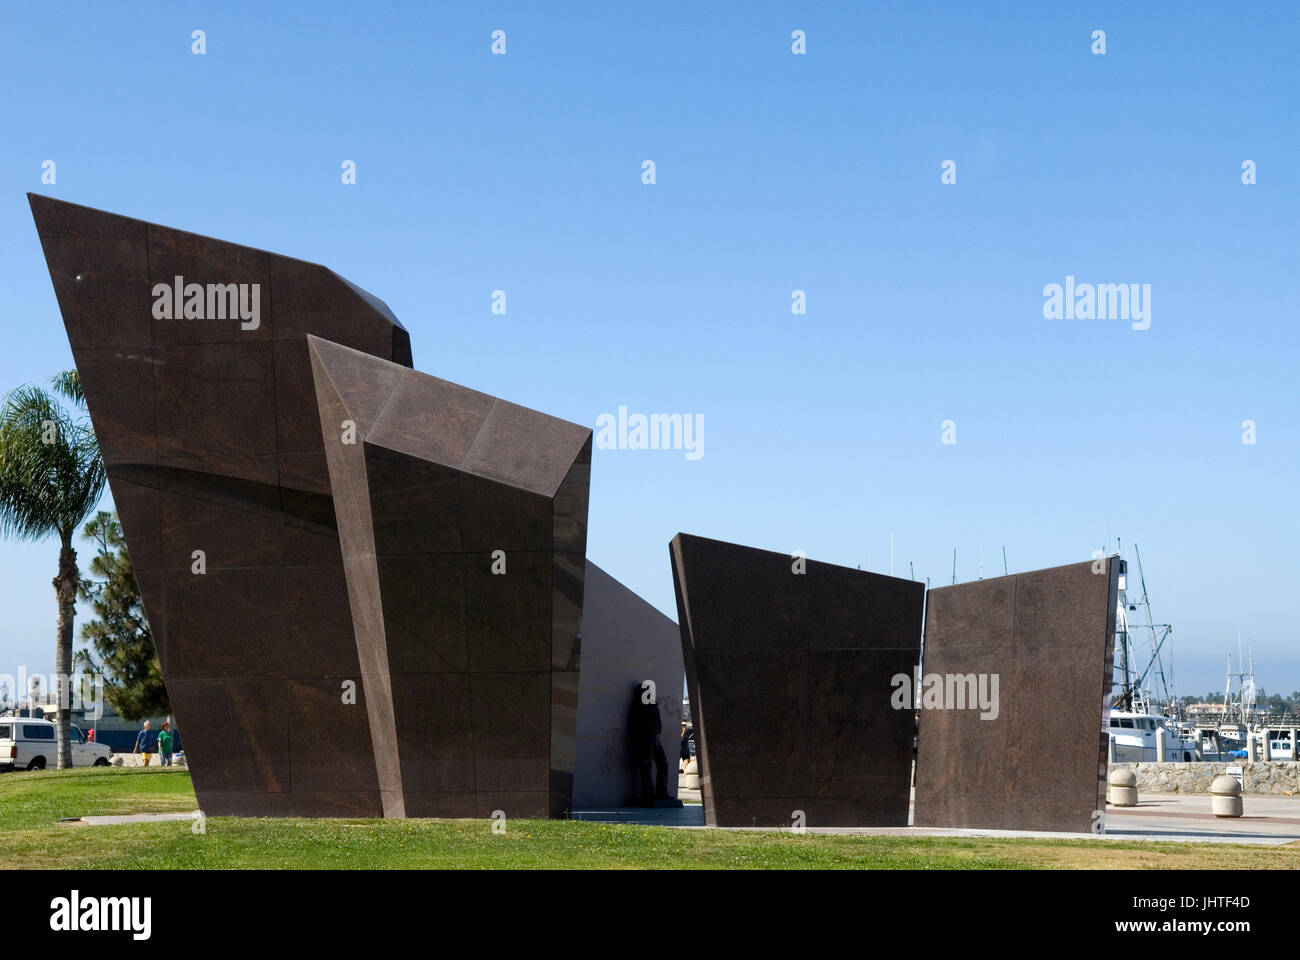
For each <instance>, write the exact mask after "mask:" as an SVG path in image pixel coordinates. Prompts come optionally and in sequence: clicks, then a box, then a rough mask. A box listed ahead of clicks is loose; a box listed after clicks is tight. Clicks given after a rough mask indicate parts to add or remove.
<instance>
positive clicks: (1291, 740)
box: [1286, 727, 1295, 760]
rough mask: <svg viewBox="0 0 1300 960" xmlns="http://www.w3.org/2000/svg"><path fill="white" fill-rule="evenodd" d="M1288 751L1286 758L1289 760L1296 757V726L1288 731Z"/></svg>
mask: <svg viewBox="0 0 1300 960" xmlns="http://www.w3.org/2000/svg"><path fill="white" fill-rule="evenodd" d="M1286 753H1287V757H1286V758H1287V759H1288V760H1294V759H1295V727H1292V728H1291V729H1290V730H1288V731H1287V748H1286Z"/></svg>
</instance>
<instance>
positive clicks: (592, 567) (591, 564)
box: [587, 557, 677, 629]
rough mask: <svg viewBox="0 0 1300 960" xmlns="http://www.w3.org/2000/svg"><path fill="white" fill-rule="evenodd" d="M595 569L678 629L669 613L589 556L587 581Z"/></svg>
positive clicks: (598, 574)
mask: <svg viewBox="0 0 1300 960" xmlns="http://www.w3.org/2000/svg"><path fill="white" fill-rule="evenodd" d="M593 570H594V571H595V572H596V576H598V577H604V578H605V579H607V580H609V581H610V583H611V584H613V585H614V586H615V587H616V588H618V589H619V590H621V591H622V592H623V593H625V594H627V595H628V596H629V597H631V598H632V599H633V600H635V601H637V603H639V604H640V605H641V606H642V607H644V608H645V609H646V610H650V611H653V612H654V613H655V615H656V616H658V617H662V618H663V619H664V621H666V622H667V623H669V624H671V625H672V627H673V629H677V621H676V620H674V619H673V618H672V617H670V616H668V614H666V613H664V612H663V611H662V610H660V609H659V608H658V607H656V606H655V605H654V604H653V603H651V602H650V601H649V600H647V599H646V598H645V597H643V596H641V594H639V593H637V592H636V591H635V590H633V589H632V588H631V587H629V586H628V585H627V584H625V583H624V582H623V581H622V580H620V579H618V577H616V576H614V575H613V574H611V573H610V572H609V571H608V570H605V569H604V568H603V567H600V566H598V565H597V564H596V563H594V562H593V561H592V559H591V557H588V558H587V577H588V578H589V579H588V580H587V583H590V582H591V580H590V578H591V573H592V571H593Z"/></svg>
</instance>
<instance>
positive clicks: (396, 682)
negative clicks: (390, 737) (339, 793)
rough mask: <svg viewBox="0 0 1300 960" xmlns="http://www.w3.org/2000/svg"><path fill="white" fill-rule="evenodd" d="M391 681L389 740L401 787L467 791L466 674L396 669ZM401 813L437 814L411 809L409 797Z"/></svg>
mask: <svg viewBox="0 0 1300 960" xmlns="http://www.w3.org/2000/svg"><path fill="white" fill-rule="evenodd" d="M392 687H393V715H394V719H395V720H396V723H397V734H396V737H395V738H394V742H393V744H392V746H393V747H394V748H395V749H396V751H397V753H398V754H399V756H400V758H401V768H402V786H403V790H404V791H409V790H411V789H412V787H414V788H416V790H418V792H420V793H425V794H456V793H469V794H471V795H472V791H473V787H474V775H473V772H474V726H473V724H472V722H471V719H472V718H471V715H470V683H469V677H468V676H467V675H466V674H464V673H444V674H415V673H405V674H395V675H394V676H393V678H392ZM408 797H409V793H408ZM406 815H407V816H408V817H412V816H442V814H425V813H417V812H414V811H412V810H411V808H410V802H409V799H408V801H407V806H406ZM464 815H465V816H468V814H464Z"/></svg>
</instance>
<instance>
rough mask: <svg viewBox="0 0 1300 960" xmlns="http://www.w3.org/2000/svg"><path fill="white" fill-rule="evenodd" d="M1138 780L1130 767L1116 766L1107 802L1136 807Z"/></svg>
mask: <svg viewBox="0 0 1300 960" xmlns="http://www.w3.org/2000/svg"><path fill="white" fill-rule="evenodd" d="M1137 782H1138V778H1137V774H1136V773H1134V772H1133V771H1132V770H1131V769H1130V768H1128V767H1116V768H1115V769H1114V770H1112V771H1111V772H1110V776H1109V777H1107V778H1106V802H1107V803H1109V804H1111V805H1112V806H1115V807H1136V806H1137V803H1138V788H1137ZM1233 782H1234V783H1235V782H1236V781H1235V780H1234V781H1233Z"/></svg>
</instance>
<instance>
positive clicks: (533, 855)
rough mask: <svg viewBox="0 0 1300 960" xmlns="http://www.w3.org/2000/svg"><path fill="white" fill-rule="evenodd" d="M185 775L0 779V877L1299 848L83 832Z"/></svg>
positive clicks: (389, 828)
mask: <svg viewBox="0 0 1300 960" xmlns="http://www.w3.org/2000/svg"><path fill="white" fill-rule="evenodd" d="M197 806H198V804H197V803H196V801H195V799H194V791H193V788H192V787H191V785H190V777H189V773H188V772H187V771H185V770H176V769H173V770H163V769H158V768H154V769H139V768H129V769H120V768H116V767H107V768H98V769H84V770H73V771H63V772H56V771H46V772H40V773H35V772H33V773H25V772H23V773H12V774H5V775H3V776H0V869H14V868H40V867H59V868H80V869H131V868H166V869H193V868H200V869H202V868H227V869H228V868H295V867H298V868H326V869H331V868H344V869H348V868H353V869H355V868H429V867H443V868H470V869H476V868H524V869H527V868H536V867H544V868H602V869H604V868H615V869H617V868H651V869H656V868H742V869H749V868H763V869H773V868H775V869H780V868H811V869H843V868H902V869H951V868H958V869H1006V868H1011V869H1016V868H1076V867H1102V868H1133V869H1152V868H1161V867H1178V868H1241V867H1253V868H1263V867H1273V868H1285V869H1296V868H1300V850H1298V849H1296V847H1297V846H1300V845H1295V844H1292V845H1288V846H1285V847H1258V846H1253V847H1247V846H1237V845H1227V844H1193V843H1135V842H1124V841H1110V842H1106V843H1096V842H1088V841H1078V840H1058V841H1051V840H994V839H981V838H969V839H967V838H962V839H954V838H947V837H944V838H936V837H854V836H826V835H821V834H811V833H809V834H803V835H798V836H796V835H793V834H791V833H779V832H762V831H738V830H682V829H673V828H670V827H639V826H631V825H627V824H600V823H584V822H581V821H565V820H513V821H509V822H508V823H507V825H506V831H505V832H504V833H501V834H494V833H492V829H491V823H490V821H487V820H339V819H334V820H302V819H241V818H235V817H213V818H209V819H208V821H207V831H206V833H204V834H201V835H197V834H195V833H193V832H192V829H191V824H190V823H189V822H185V821H180V822H169V823H139V824H123V825H117V826H90V825H87V824H78V823H59V822H58V819H59V818H60V817H79V816H84V815H90V814H115V813H161V812H167V811H190V810H194V809H195V808H196V807H197Z"/></svg>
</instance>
